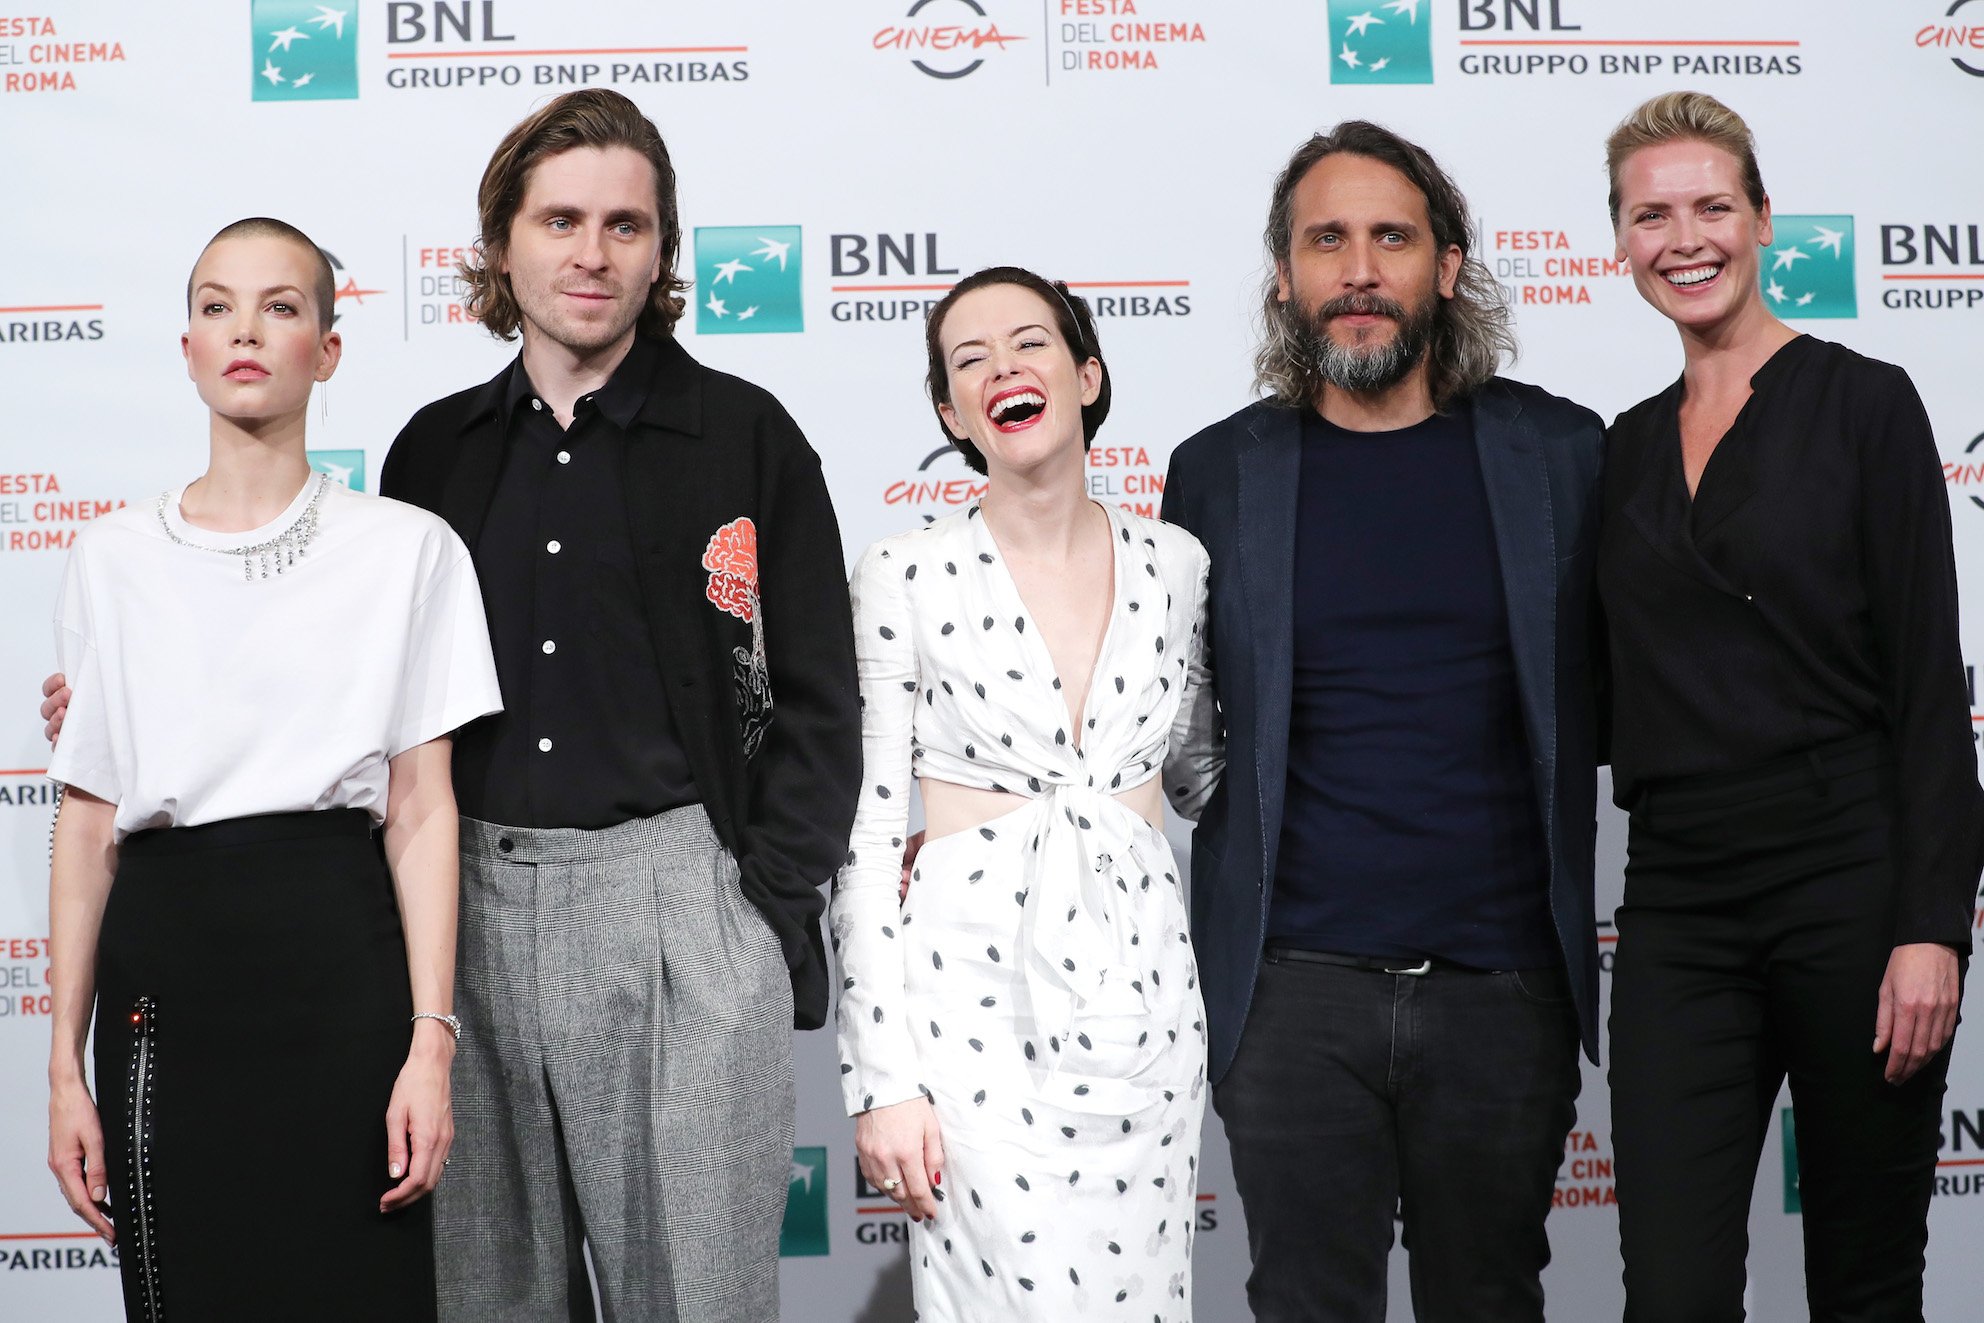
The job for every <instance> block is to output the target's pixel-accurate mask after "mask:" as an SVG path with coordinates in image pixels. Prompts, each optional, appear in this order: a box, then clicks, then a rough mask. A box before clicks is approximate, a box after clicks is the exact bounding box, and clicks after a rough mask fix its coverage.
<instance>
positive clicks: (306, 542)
mask: <svg viewBox="0 0 1984 1323" xmlns="http://www.w3.org/2000/svg"><path fill="white" fill-rule="evenodd" d="M315 477H316V479H317V482H316V490H314V491H312V492H311V493H310V503H309V504H308V505H306V506H304V507H303V509H302V510H301V511H300V512H299V513H298V514H297V516H296V518H294V519H292V520H291V521H290V523H289V527H287V528H285V529H283V530H282V532H280V533H277V534H276V535H275V536H274V537H271V538H266V539H264V540H263V541H260V542H256V543H253V544H251V545H248V546H241V547H209V546H206V545H204V544H202V543H199V542H191V541H188V540H187V539H185V538H183V537H181V536H179V534H178V533H176V532H174V531H173V529H172V520H171V519H169V518H167V516H166V513H165V508H166V505H167V504H168V503H169V502H170V501H171V500H172V499H173V497H174V496H175V495H176V493H174V492H160V493H159V496H158V504H157V506H156V507H154V508H155V509H156V510H157V512H158V526H159V527H160V528H162V529H164V530H165V535H166V536H167V537H168V538H171V539H172V540H173V541H174V542H176V543H178V544H179V545H180V546H182V547H191V548H193V549H194V550H195V551H211V552H213V553H215V554H216V555H220V556H239V557H241V577H242V578H243V579H244V580H246V581H247V582H249V583H253V582H254V581H255V579H256V577H257V574H256V571H257V570H258V569H259V570H260V576H259V577H261V578H264V579H266V578H268V577H269V570H270V569H271V568H273V569H274V570H275V572H276V573H277V574H281V573H282V572H283V571H284V570H286V569H288V568H289V567H290V566H292V565H294V564H296V558H297V557H298V556H301V555H303V554H304V552H306V551H308V550H309V548H310V539H311V538H313V537H315V536H316V535H317V506H318V503H319V502H321V501H322V500H323V499H324V489H325V488H326V487H328V486H329V485H330V482H331V476H330V474H328V473H319V474H316V475H315Z"/></svg>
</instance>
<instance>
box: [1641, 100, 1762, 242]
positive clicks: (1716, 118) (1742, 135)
mask: <svg viewBox="0 0 1984 1323" xmlns="http://www.w3.org/2000/svg"><path fill="white" fill-rule="evenodd" d="M1664 142H1705V143H1707V144H1708V145H1709V146H1711V147H1720V148H1721V149H1722V150H1723V151H1725V152H1728V153H1729V154H1730V155H1731V156H1733V157H1735V158H1736V166H1737V168H1738V169H1739V170H1740V171H1741V172H1742V175H1743V195H1744V196H1745V197H1747V198H1749V200H1750V205H1751V206H1752V207H1755V208H1757V209H1758V210H1759V211H1761V210H1763V205H1764V177H1763V172H1762V171H1760V170H1759V169H1758V168H1757V140H1756V138H1755V137H1753V136H1752V135H1751V133H1750V126H1749V125H1748V124H1745V123H1744V122H1743V117H1742V116H1741V115H1739V114H1737V113H1736V112H1735V111H1733V110H1731V109H1730V108H1729V107H1728V106H1725V105H1723V104H1722V103H1721V102H1720V101H1717V100H1716V99H1715V98H1714V97H1712V96H1710V95H1709V94H1708V93H1706V92H1667V93H1663V94H1662V95H1660V96H1657V97H1655V98H1654V99H1653V100H1651V101H1647V102H1644V103H1642V104H1641V105H1640V107H1639V109H1637V110H1635V111H1634V112H1633V113H1632V114H1630V115H1628V116H1626V117H1625V118H1624V119H1622V120H1620V121H1619V127H1618V128H1616V129H1614V130H1612V136H1611V137H1609V138H1607V139H1606V140H1605V172H1606V174H1607V175H1608V176H1610V178H1611V181H1612V187H1611V192H1610V193H1609V194H1608V195H1607V198H1606V206H1607V209H1608V210H1610V211H1611V213H1612V224H1613V225H1615V226H1616V225H1618V223H1619V171H1620V169H1621V168H1622V167H1623V166H1624V165H1625V164H1626V158H1627V157H1629V156H1631V155H1632V154H1633V153H1634V152H1636V151H1639V150H1640V149H1641V148H1642V147H1656V146H1658V145H1660V144H1661V143H1664Z"/></svg>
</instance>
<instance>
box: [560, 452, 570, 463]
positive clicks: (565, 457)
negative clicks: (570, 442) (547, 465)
mask: <svg viewBox="0 0 1984 1323" xmlns="http://www.w3.org/2000/svg"><path fill="white" fill-rule="evenodd" d="M558 462H559V463H560V464H570V463H571V462H572V452H571V451H569V450H561V451H559V452H558Z"/></svg>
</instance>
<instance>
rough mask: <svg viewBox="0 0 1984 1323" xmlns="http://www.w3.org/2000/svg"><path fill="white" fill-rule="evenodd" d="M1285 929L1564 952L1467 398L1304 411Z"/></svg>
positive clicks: (1423, 946) (1446, 954)
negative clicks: (1419, 416) (1449, 411)
mask: <svg viewBox="0 0 1984 1323" xmlns="http://www.w3.org/2000/svg"><path fill="white" fill-rule="evenodd" d="M1292 568H1293V572H1294V589H1295V591H1294V598H1295V677H1294V689H1293V702H1292V706H1291V710H1290V716H1289V732H1288V786H1287V800H1286V807H1285V809H1284V811H1283V814H1282V828H1281V850H1280V856H1279V860H1278V862H1277V865H1276V869H1275V879H1274V896H1273V898H1272V905H1271V908H1270V910H1269V915H1268V933H1269V940H1270V941H1271V942H1273V943H1277V944H1281V945H1287V946H1296V947H1302V948H1306V949H1309V950H1316V951H1333V952H1337V953H1339V954H1344V955H1365V956H1379V957H1385V958H1391V957H1397V958H1400V959H1401V960H1406V959H1410V960H1415V961H1416V960H1417V959H1419V958H1421V957H1424V956H1437V957H1440V958H1442V959H1446V960H1452V961H1455V962H1457V963H1459V964H1463V965H1469V966H1473V967H1476V968H1481V969H1531V968H1537V967H1540V966H1545V965H1556V964H1561V963H1562V962H1563V956H1562V954H1561V952H1560V950H1559V948H1558V945H1557V942H1556V940H1555V937H1554V935H1553V932H1552V929H1551V925H1550V918H1549V901H1548V876H1549V866H1548V858H1547V855H1546V853H1545V849H1544V843H1543V831H1542V826H1541V823H1540V821H1539V819H1538V814H1537V807H1536V790H1535V783H1534V782H1533V780H1532V779H1531V775H1530V768H1529V741H1528V739H1527V737H1526V736H1525V735H1524V732H1523V723H1522V710H1521V707H1520V704H1519V700H1518V698H1517V693H1516V679H1515V664H1514V658H1513V657H1512V655H1511V653H1510V651H1509V621H1508V608H1507V602H1506V600H1505V598H1504V596H1503V591H1502V573H1501V563H1500V561H1499V559H1498V558H1497V556H1496V551H1495V531H1494V527H1493V525H1492V523H1491V522H1490V517H1489V511H1488V493H1487V489H1486V487H1485V486H1484V484H1483V482H1482V478H1481V463H1480V459H1479V457H1478V455H1477V454H1476V451H1475V442H1474V427H1473V423H1472V422H1471V420H1470V419H1469V418H1468V417H1467V416H1466V414H1464V413H1462V414H1458V415H1453V416H1442V415H1439V414H1435V415H1434V416H1433V417H1431V418H1428V419H1427V420H1426V421H1424V422H1422V423H1418V424H1415V425H1414V426H1412V427H1406V428H1401V429H1399V430H1398V431H1394V432H1351V431H1346V430H1345V429H1343V428H1340V427H1337V426H1335V425H1334V424H1332V423H1329V422H1327V421H1325V420H1324V419H1323V418H1322V417H1320V416H1319V415H1317V414H1315V413H1313V412H1312V413H1310V414H1309V415H1308V416H1307V418H1306V420H1305V422H1304V424H1303V432H1302V477H1301V493H1300V497H1299V505H1298V517H1297V523H1296V533H1295V564H1294V566H1293V567H1292Z"/></svg>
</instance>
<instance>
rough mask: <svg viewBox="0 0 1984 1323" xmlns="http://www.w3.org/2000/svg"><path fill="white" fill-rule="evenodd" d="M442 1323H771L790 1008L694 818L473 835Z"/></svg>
mask: <svg viewBox="0 0 1984 1323" xmlns="http://www.w3.org/2000/svg"><path fill="white" fill-rule="evenodd" d="M455 986H456V993H455V1009H456V1013H457V1014H459V1015H460V1016H461V1019H462V1036H461V1047H460V1050H459V1052H458V1053H457V1055H456V1057H455V1067H454V1113H455V1144H454V1149H453V1154H452V1161H451V1163H450V1166H449V1168H448V1174H447V1178H446V1179H445V1180H444V1181H442V1183H441V1185H440V1187H439V1189H438V1190H437V1191H436V1192H435V1209H434V1253H435V1263H436V1269H437V1272H436V1276H437V1281H438V1286H439V1294H440V1306H441V1308H440V1314H441V1318H442V1320H443V1323H509V1321H510V1320H515V1321H516V1323H542V1321H543V1320H568V1319H569V1320H591V1319H593V1318H594V1317H595V1314H594V1311H593V1300H592V1290H591V1287H590V1286H589V1284H588V1282H587V1276H586V1266H585V1253H586V1252H588V1251H589V1252H590V1255H591V1259H592V1268H593V1275H594V1278H595V1280H596V1281H597V1284H598V1289H599V1299H600V1304H601V1306H602V1307H603V1309H604V1311H605V1318H606V1320H607V1323H770V1321H771V1320H775V1319H776V1318H777V1317H778V1238H779V1223H780V1220H781V1218H782V1216H783V1214H784V1210H785V1197H786V1186H787V1182H788V1179H789V1175H790V1170H791V1167H790V1163H791V1159H792V1125H793V1120H792V1109H793V1091H792V1037H791V1034H792V991H791V985H790V983H789V981H788V979H787V975H786V969H785V960H784V957H783V955H782V953H781V950H780V947H779V942H778V939H777V937H776V935H775V934H774V933H773V932H772V930H771V927H770V925H769V924H767V923H766V921H765V919H764V917H763V916H762V915H761V914H760V913H759V912H758V911H757V909H756V908H755V907H754V906H752V904H751V903H750V902H749V901H747V900H745V899H744V897H743V895H742V893H741V892H740V891H739V890H738V886H737V864H736V861H735V860H733V859H732V858H731V856H730V854H729V852H728V851H727V850H725V849H724V847H723V845H722V844H721V842H719V841H718V839H717V837H716V834H715V832H714V831H713V830H712V829H711V827H710V824H709V819H708V817H707V815H705V813H704V812H703V810H702V808H701V807H700V806H696V805H691V806H689V807H686V808H680V809H673V810H670V811H669V812H667V813H663V814H660V815H658V816H656V817H653V818H645V819H636V820H634V821H631V822H626V823H621V824H619V825H617V826H613V827H608V828H604V829H601V830H597V831H587V830H579V829H562V828H558V829H544V828H536V829H530V828H512V827H501V826H495V825H492V824H490V823H485V822H478V821H476V820H474V819H471V818H464V819H463V820H462V824H461V919H460V940H459V956H458V960H457V967H456V979H455Z"/></svg>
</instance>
